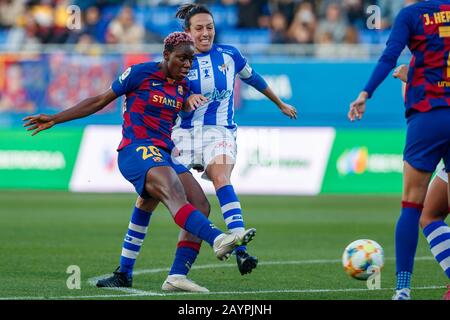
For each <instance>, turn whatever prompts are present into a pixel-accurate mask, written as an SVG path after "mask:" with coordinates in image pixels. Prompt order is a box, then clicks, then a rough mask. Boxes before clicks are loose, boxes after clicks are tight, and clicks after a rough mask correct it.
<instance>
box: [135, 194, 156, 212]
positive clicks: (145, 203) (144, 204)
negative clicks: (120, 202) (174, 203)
mask: <svg viewBox="0 0 450 320" xmlns="http://www.w3.org/2000/svg"><path fill="white" fill-rule="evenodd" d="M154 206H155V205H154V201H153V199H144V198H142V197H138V198H137V199H136V208H138V209H141V210H143V211H145V212H150V211H153V210H154Z"/></svg>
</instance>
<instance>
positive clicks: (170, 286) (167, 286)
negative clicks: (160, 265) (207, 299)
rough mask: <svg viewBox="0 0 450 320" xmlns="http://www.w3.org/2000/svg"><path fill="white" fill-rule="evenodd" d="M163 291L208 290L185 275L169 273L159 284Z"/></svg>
mask: <svg viewBox="0 0 450 320" xmlns="http://www.w3.org/2000/svg"><path fill="white" fill-rule="evenodd" d="M161 289H162V290H163V291H188V292H209V290H208V289H206V288H205V287H202V286H199V285H198V284H196V283H195V282H194V281H192V280H189V279H188V278H186V276H185V275H178V274H177V275H169V276H167V279H166V281H164V283H163V285H162V286H161Z"/></svg>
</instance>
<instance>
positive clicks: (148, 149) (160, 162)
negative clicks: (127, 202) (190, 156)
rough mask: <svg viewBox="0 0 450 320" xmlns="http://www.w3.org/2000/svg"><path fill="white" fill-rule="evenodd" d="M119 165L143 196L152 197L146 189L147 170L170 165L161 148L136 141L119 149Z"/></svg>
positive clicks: (124, 175) (138, 192) (144, 197)
mask: <svg viewBox="0 0 450 320" xmlns="http://www.w3.org/2000/svg"><path fill="white" fill-rule="evenodd" d="M118 166H119V170H120V172H121V174H122V175H123V177H124V178H125V179H126V180H128V181H129V182H130V183H131V184H132V185H133V186H134V188H135V190H136V192H137V194H138V195H139V196H140V197H141V198H143V199H147V198H150V195H149V194H148V193H147V191H146V182H147V172H148V171H149V170H150V169H151V168H154V167H157V166H170V164H169V163H168V162H167V159H165V158H164V155H163V154H161V151H160V149H159V148H157V147H155V146H153V145H151V144H145V143H144V144H140V143H135V144H131V145H128V146H126V147H125V148H123V149H122V150H120V151H119V155H118Z"/></svg>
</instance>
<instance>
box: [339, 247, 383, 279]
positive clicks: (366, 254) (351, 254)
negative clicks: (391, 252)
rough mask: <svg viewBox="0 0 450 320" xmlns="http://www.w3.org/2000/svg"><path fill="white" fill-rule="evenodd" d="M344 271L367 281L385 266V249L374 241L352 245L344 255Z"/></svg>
mask: <svg viewBox="0 0 450 320" xmlns="http://www.w3.org/2000/svg"><path fill="white" fill-rule="evenodd" d="M342 265H343V266H344V271H345V272H346V273H347V274H348V275H350V276H351V277H353V278H355V279H358V280H367V279H368V278H369V277H370V276H371V275H372V274H374V273H376V272H380V271H381V269H382V268H383V265H384V252H383V248H382V247H381V246H380V245H379V244H378V243H377V242H376V241H374V240H369V239H360V240H356V241H353V242H352V243H350V244H349V245H348V246H347V247H346V248H345V250H344V254H343V255H342Z"/></svg>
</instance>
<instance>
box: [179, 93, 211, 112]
mask: <svg viewBox="0 0 450 320" xmlns="http://www.w3.org/2000/svg"><path fill="white" fill-rule="evenodd" d="M207 102H208V98H206V97H205V96H203V95H201V94H191V95H190V96H189V97H187V99H186V101H185V103H184V106H183V109H182V110H183V111H184V112H188V113H189V112H192V111H194V110H195V109H197V108H198V107H200V106H202V105H204V104H205V103H207Z"/></svg>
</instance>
